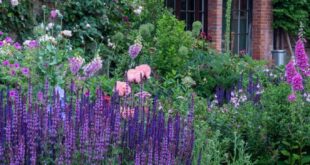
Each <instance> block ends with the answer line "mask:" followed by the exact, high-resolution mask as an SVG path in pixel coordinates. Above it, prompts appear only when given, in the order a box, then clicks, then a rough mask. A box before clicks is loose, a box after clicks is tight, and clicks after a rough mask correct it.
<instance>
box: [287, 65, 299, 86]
mask: <svg viewBox="0 0 310 165" xmlns="http://www.w3.org/2000/svg"><path fill="white" fill-rule="evenodd" d="M296 74H297V71H296V68H295V65H294V62H293V61H290V62H289V63H288V64H287V65H286V67H285V78H286V81H287V82H288V83H289V84H291V83H292V79H293V77H294V76H295V75H296Z"/></svg>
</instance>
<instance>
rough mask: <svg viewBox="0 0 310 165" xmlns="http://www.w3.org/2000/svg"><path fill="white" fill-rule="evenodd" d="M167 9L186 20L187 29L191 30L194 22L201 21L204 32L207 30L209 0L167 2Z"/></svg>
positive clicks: (168, 0) (172, 0) (167, 0)
mask: <svg viewBox="0 0 310 165" xmlns="http://www.w3.org/2000/svg"><path fill="white" fill-rule="evenodd" d="M165 4H166V6H167V7H169V8H172V9H173V12H174V13H175V15H176V16H177V17H178V18H179V19H181V20H184V21H185V23H186V29H187V30H191V28H192V24H193V22H194V21H196V20H197V21H201V22H202V25H203V29H204V31H206V29H207V20H206V6H207V0H165Z"/></svg>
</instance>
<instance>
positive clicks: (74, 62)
mask: <svg viewBox="0 0 310 165" xmlns="http://www.w3.org/2000/svg"><path fill="white" fill-rule="evenodd" d="M83 63H84V59H83V58H82V57H72V58H69V67H70V71H71V73H72V74H73V75H76V74H77V73H78V72H79V70H80V68H81V67H82V65H83Z"/></svg>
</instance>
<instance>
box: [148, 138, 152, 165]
mask: <svg viewBox="0 0 310 165" xmlns="http://www.w3.org/2000/svg"><path fill="white" fill-rule="evenodd" d="M152 144H153V143H152V138H150V140H149V144H148V159H147V164H148V165H153V145H152Z"/></svg>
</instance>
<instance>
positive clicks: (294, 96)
mask: <svg viewBox="0 0 310 165" xmlns="http://www.w3.org/2000/svg"><path fill="white" fill-rule="evenodd" d="M287 100H288V101H289V102H294V101H295V100H296V95H295V93H294V92H293V93H291V94H290V95H289V96H288V97H287Z"/></svg>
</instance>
